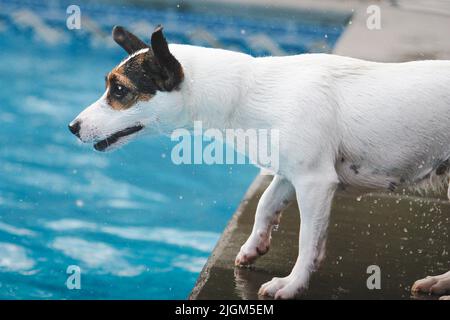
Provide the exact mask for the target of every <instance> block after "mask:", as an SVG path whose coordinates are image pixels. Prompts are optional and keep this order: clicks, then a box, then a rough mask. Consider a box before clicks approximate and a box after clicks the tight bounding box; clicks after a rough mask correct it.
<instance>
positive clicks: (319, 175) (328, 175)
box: [259, 168, 338, 299]
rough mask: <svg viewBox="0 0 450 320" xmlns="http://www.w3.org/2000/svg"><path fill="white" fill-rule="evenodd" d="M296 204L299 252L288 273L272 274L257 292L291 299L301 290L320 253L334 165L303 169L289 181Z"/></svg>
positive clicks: (334, 181) (333, 184) (334, 184)
mask: <svg viewBox="0 0 450 320" xmlns="http://www.w3.org/2000/svg"><path fill="white" fill-rule="evenodd" d="M293 184H294V186H295V189H296V194H297V201H298V203H299V208H300V219H301V223H300V239H299V241H300V243H299V255H298V258H297V261H296V263H295V265H294V268H293V269H292V271H291V273H290V274H289V275H288V276H287V277H285V278H273V279H272V280H271V281H269V282H267V283H265V284H264V285H263V286H262V287H261V289H260V292H259V293H260V294H261V295H268V296H274V297H275V298H276V299H292V298H294V297H296V296H297V295H298V294H299V293H301V292H303V291H304V290H305V289H306V288H307V287H308V283H309V278H310V275H311V273H312V272H313V271H314V270H315V269H316V267H317V262H318V261H320V259H321V258H322V257H323V256H324V245H325V244H324V243H325V240H326V233H327V228H328V222H329V215H330V209H331V203H332V199H333V195H334V192H335V190H336V188H337V185H338V178H337V174H336V172H335V171H334V169H332V168H329V169H328V170H327V169H326V168H322V169H320V170H319V169H316V170H315V171H314V172H305V174H304V175H302V176H299V177H298V179H296V180H295V181H293Z"/></svg>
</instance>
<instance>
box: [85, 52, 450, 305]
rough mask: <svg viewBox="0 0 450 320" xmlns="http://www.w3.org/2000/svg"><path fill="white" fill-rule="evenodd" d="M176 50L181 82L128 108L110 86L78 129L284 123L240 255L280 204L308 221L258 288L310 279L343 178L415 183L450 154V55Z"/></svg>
mask: <svg viewBox="0 0 450 320" xmlns="http://www.w3.org/2000/svg"><path fill="white" fill-rule="evenodd" d="M170 49H171V51H172V53H173V54H174V56H175V57H176V58H177V59H178V60H179V61H180V63H181V65H182V66H183V69H184V74H185V79H184V82H183V83H182V84H181V87H180V90H179V91H173V92H170V93H162V92H158V93H157V94H156V96H155V97H154V98H152V99H151V100H150V101H148V102H145V103H144V102H142V103H140V104H139V105H137V106H134V107H132V108H130V109H128V110H125V111H113V110H112V109H111V108H110V107H109V106H107V105H106V103H105V101H104V96H103V97H102V98H101V99H100V100H99V101H97V102H96V103H94V104H93V105H91V106H90V107H89V108H87V109H86V110H85V111H84V112H82V113H81V114H80V115H79V117H78V118H77V119H79V120H81V121H82V125H81V132H80V134H81V139H82V140H84V141H91V140H93V139H99V138H101V137H106V136H108V135H110V134H112V133H114V132H116V131H118V130H121V129H124V128H126V127H129V126H132V125H134V124H135V123H141V124H144V125H145V126H146V128H147V130H148V131H153V132H166V133H167V132H170V131H171V130H173V129H176V128H179V127H190V126H191V125H192V123H193V121H194V120H201V121H203V126H204V127H205V128H206V127H209V128H222V129H225V128H242V129H247V128H268V129H278V130H279V133H280V160H279V171H278V172H276V173H275V174H276V175H275V178H274V180H273V182H272V184H271V185H270V187H269V188H268V189H267V191H266V192H265V193H264V195H263V197H262V198H261V201H260V203H259V204H258V209H257V212H256V219H255V225H254V228H253V231H252V234H251V236H250V238H249V239H248V240H247V242H246V243H245V244H244V245H243V246H242V248H241V251H240V253H239V254H238V257H237V259H236V261H237V263H238V264H246V263H250V262H251V261H252V260H254V259H255V258H256V257H257V256H258V255H259V253H258V251H259V252H263V251H264V250H265V249H267V248H266V247H268V245H269V241H270V232H271V229H272V225H273V224H274V223H276V220H277V215H276V212H277V211H279V210H282V209H283V208H284V207H285V206H286V205H287V203H288V202H289V201H291V200H293V199H294V198H297V199H298V202H299V204H300V212H301V221H302V223H301V229H300V239H299V240H300V248H299V258H298V260H297V262H296V263H295V266H294V268H293V270H292V272H291V274H290V275H289V276H287V277H285V278H275V279H273V280H272V281H270V282H268V283H266V284H264V285H263V286H262V288H261V294H267V295H271V296H275V297H276V298H292V297H294V296H295V295H296V294H297V293H299V292H301V291H302V290H304V289H305V288H307V286H308V282H309V278H310V274H311V272H312V271H313V270H314V269H315V268H316V267H317V265H318V264H319V262H320V260H321V259H323V257H324V252H325V240H326V234H327V231H326V229H327V225H328V221H329V214H330V206H331V201H332V199H333V195H334V192H335V190H336V188H337V186H338V183H339V182H343V183H345V184H348V185H351V186H355V187H357V188H375V189H376V188H380V189H388V188H390V187H392V186H394V184H395V185H397V184H398V185H401V184H402V183H403V184H405V185H408V184H416V183H420V182H423V181H424V180H426V179H430V178H429V177H433V176H434V175H433V174H430V173H432V172H434V170H435V169H436V166H437V165H438V164H439V162H440V161H443V160H445V159H448V158H449V157H450V62H449V61H418V62H408V63H398V64H397V63H392V64H385V63H374V62H367V61H362V60H358V59H352V58H346V57H340V56H335V55H326V54H305V55H298V56H289V57H266V58H253V57H251V56H248V55H245V54H242V53H236V52H231V51H225V50H218V49H208V48H202V47H195V46H186V45H170ZM342 158H343V159H344V161H343V162H342ZM352 168H353V169H352ZM355 168H356V171H355ZM356 172H357V173H356ZM392 183H394V184H392Z"/></svg>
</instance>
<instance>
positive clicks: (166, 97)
mask: <svg viewBox="0 0 450 320" xmlns="http://www.w3.org/2000/svg"><path fill="white" fill-rule="evenodd" d="M112 35H113V38H114V40H115V41H116V42H117V43H118V44H119V45H120V46H121V47H122V48H123V49H125V51H127V53H128V54H129V56H128V57H127V58H126V59H125V60H124V61H122V62H121V63H120V64H119V65H117V66H116V67H115V68H114V69H113V70H112V71H111V72H109V73H108V74H107V75H106V78H105V81H106V91H105V93H104V94H103V96H102V97H100V99H99V100H97V101H96V102H94V103H93V104H92V105H90V106H89V107H87V108H86V109H85V110H84V111H83V112H81V113H80V114H79V115H78V116H77V117H76V119H75V120H73V121H72V122H71V123H70V125H69V129H70V131H71V132H72V133H73V134H75V135H76V136H77V137H79V138H80V140H81V141H83V142H93V143H94V148H95V149H96V150H98V151H107V150H111V149H114V148H117V147H118V146H121V145H124V144H125V143H127V142H129V141H130V140H132V139H133V138H135V137H136V136H137V135H139V134H141V133H142V132H144V131H147V132H155V133H156V132H168V131H170V130H172V129H175V128H176V127H177V126H178V125H179V123H178V122H179V119H181V118H182V111H183V110H182V107H183V106H182V96H181V93H180V86H181V84H182V81H183V68H182V66H181V64H180V63H179V62H178V60H177V59H176V58H175V57H174V56H173V55H172V54H171V52H170V51H169V46H168V45H167V41H166V39H165V37H164V35H163V31H162V27H161V26H159V27H158V28H156V30H155V31H154V32H153V34H152V36H151V45H150V46H149V45H147V44H146V43H144V42H143V41H142V40H140V39H139V38H138V37H137V36H135V35H134V34H132V33H131V32H129V31H127V30H125V29H124V28H122V27H119V26H116V27H114V29H113V32H112Z"/></svg>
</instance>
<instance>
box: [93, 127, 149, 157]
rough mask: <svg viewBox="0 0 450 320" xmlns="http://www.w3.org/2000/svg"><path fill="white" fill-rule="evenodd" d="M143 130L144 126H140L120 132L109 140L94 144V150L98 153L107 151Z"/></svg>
mask: <svg viewBox="0 0 450 320" xmlns="http://www.w3.org/2000/svg"><path fill="white" fill-rule="evenodd" d="M142 129H144V126H143V125H142V124H138V125H135V126H133V127H129V128H126V129H123V130H120V131H118V132H116V133H114V134H112V135H110V136H109V137H108V138H106V139H103V140H100V141H98V142H96V143H95V144H94V149H95V150H97V151H105V150H106V149H107V148H108V147H109V146H111V145H113V144H114V143H116V142H117V141H119V139H120V138H123V137H126V136H129V135H132V134H134V133H136V132H139V131H141V130H142Z"/></svg>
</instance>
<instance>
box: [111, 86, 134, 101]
mask: <svg viewBox="0 0 450 320" xmlns="http://www.w3.org/2000/svg"><path fill="white" fill-rule="evenodd" d="M129 91H130V90H128V88H127V87H124V86H122V85H121V84H117V85H115V86H114V87H113V92H112V94H113V95H114V96H115V97H116V98H118V99H121V98H123V97H124V96H126V95H127V93H128V92H129Z"/></svg>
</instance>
